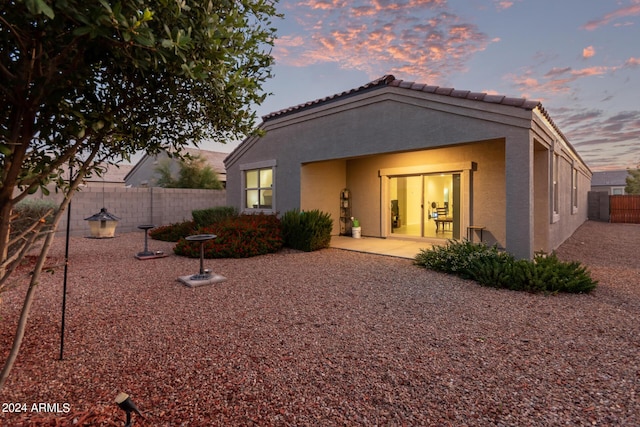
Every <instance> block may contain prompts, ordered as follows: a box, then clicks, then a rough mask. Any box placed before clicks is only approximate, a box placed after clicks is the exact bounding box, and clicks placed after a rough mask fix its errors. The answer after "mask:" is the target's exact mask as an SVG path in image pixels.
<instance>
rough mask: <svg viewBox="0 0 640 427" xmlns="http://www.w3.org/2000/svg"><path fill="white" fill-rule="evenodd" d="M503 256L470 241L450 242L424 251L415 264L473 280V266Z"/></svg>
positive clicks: (492, 249) (417, 257) (491, 248)
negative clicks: (484, 260)
mask: <svg viewBox="0 0 640 427" xmlns="http://www.w3.org/2000/svg"><path fill="white" fill-rule="evenodd" d="M499 256H502V254H501V253H500V252H498V249H497V248H496V247H495V246H494V247H489V246H486V245H483V244H478V243H475V244H474V243H471V242H469V241H468V240H449V241H447V244H446V245H445V246H434V247H433V248H432V249H423V250H421V251H420V253H419V254H418V255H416V257H415V259H414V263H415V264H418V265H422V266H423V267H426V268H428V269H430V270H436V271H442V272H443V273H450V274H456V275H458V276H461V277H464V278H467V279H473V278H474V274H475V273H474V269H473V265H474V263H476V262H480V261H481V260H483V259H488V260H492V259H496V261H498V260H497V258H498V257H499Z"/></svg>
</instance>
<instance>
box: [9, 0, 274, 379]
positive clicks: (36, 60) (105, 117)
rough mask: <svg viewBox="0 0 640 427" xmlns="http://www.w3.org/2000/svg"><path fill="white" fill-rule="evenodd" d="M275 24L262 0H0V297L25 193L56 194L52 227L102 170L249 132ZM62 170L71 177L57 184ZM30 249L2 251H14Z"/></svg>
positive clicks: (41, 260)
mask: <svg viewBox="0 0 640 427" xmlns="http://www.w3.org/2000/svg"><path fill="white" fill-rule="evenodd" d="M274 16H277V14H276V10H275V2H274V1H271V0H242V1H233V2H229V1H221V0H212V1H195V0H181V1H176V0H156V1H148V0H119V1H111V0H97V1H86V0H4V1H3V3H2V7H0V291H1V290H2V289H4V287H5V286H6V285H7V283H8V280H9V277H10V274H8V273H7V272H9V271H10V270H11V265H13V263H15V262H19V259H16V258H9V257H8V253H9V251H8V247H9V245H10V239H9V236H10V229H11V219H12V218H13V215H12V211H13V208H14V206H15V204H16V203H17V202H19V201H20V200H23V199H24V198H25V197H26V196H27V195H28V194H30V193H33V192H35V191H36V190H37V189H38V188H42V189H43V191H44V192H47V191H48V190H47V189H46V187H45V185H46V184H48V183H50V182H55V183H56V184H57V189H59V190H61V191H63V192H64V194H65V196H66V197H65V199H64V202H63V203H62V204H61V206H60V209H59V210H57V211H56V214H55V218H54V220H53V221H54V222H53V224H54V227H55V226H56V225H57V224H58V222H59V219H60V218H61V216H62V214H63V212H64V210H65V209H66V207H67V205H68V203H69V200H70V198H71V195H72V193H73V192H74V191H75V189H77V187H78V185H79V184H80V182H81V180H82V178H83V177H84V176H85V175H86V174H87V173H88V172H90V171H92V170H95V168H96V167H97V165H98V164H99V163H101V162H105V163H117V162H118V161H121V160H122V159H127V158H129V156H130V155H131V154H133V153H136V152H138V151H140V150H145V151H147V152H148V153H149V154H157V153H158V152H159V151H160V150H169V151H174V152H179V151H180V148H181V147H183V146H185V145H186V144H189V143H193V144H197V142H198V141H200V140H201V139H202V138H203V137H207V138H215V139H218V140H225V139H227V138H241V137H243V136H245V135H247V134H249V133H250V132H252V130H253V129H254V123H255V114H254V113H252V112H251V111H250V108H249V106H251V105H257V104H260V103H261V102H262V101H263V100H264V97H265V94H264V93H263V91H262V85H263V83H264V82H265V80H266V79H267V78H269V77H270V66H271V63H272V59H273V58H272V57H271V55H270V51H269V48H270V45H272V44H273V39H274V37H275V29H274V27H273V25H272V24H271V19H272V18H273V17H274ZM63 165H69V166H70V167H71V168H72V170H73V171H74V172H75V173H74V175H73V176H72V178H70V179H69V180H68V181H67V180H66V179H65V178H66V177H63V176H62V166H63ZM97 172H98V173H99V171H97ZM32 232H33V233H36V232H38V227H35V228H34V229H33V230H32ZM49 236H50V237H49ZM52 239H53V234H51V233H50V234H49V235H48V237H47V239H46V240H45V244H44V245H43V248H42V251H41V253H40V257H39V260H38V263H37V264H36V268H35V271H34V274H33V275H32V276H31V286H30V287H29V292H28V294H27V296H26V298H25V309H24V310H23V315H22V317H21V319H20V321H19V326H18V331H17V332H16V339H15V342H17V343H18V344H17V346H16V345H14V348H13V349H12V351H11V353H10V355H9V358H8V361H7V363H6V364H5V369H4V370H3V371H2V374H1V375H0V388H1V387H2V385H3V384H4V381H5V380H6V377H7V375H8V369H7V367H9V369H10V366H11V365H12V361H13V360H15V357H16V355H17V348H19V343H20V341H21V339H22V336H23V334H24V327H25V325H26V318H27V316H28V313H29V308H30V305H31V301H32V300H33V292H35V289H36V287H37V286H36V285H37V283H38V280H39V276H40V272H41V270H42V265H43V263H44V260H45V258H46V254H47V252H48V248H49V247H50V244H51V241H52ZM29 241H32V240H30V239H21V240H20V241H18V242H13V243H14V244H16V245H19V246H20V245H22V246H21V248H24V247H25V245H27V246H28V245H29V243H28V242H29ZM13 252H14V253H18V254H20V253H24V251H23V250H22V249H20V250H17V251H13Z"/></svg>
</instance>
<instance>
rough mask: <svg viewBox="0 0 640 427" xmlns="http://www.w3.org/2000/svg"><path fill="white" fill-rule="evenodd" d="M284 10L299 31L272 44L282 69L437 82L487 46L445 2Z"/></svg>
mask: <svg viewBox="0 0 640 427" xmlns="http://www.w3.org/2000/svg"><path fill="white" fill-rule="evenodd" d="M289 9H290V11H291V12H290V13H291V14H293V15H295V16H296V17H297V18H298V24H299V25H300V26H301V30H300V32H299V33H297V34H290V35H286V36H283V37H280V38H279V39H278V40H276V45H275V49H274V56H275V58H276V61H278V62H280V63H283V64H286V65H293V66H300V67H302V66H307V65H312V64H318V63H323V62H334V63H336V64H339V65H340V66H341V67H342V68H345V69H355V70H360V71H363V72H365V73H367V74H368V75H369V76H370V77H371V78H375V77H379V76H380V75H382V74H386V73H394V74H398V75H399V76H402V78H404V79H408V78H416V79H418V80H421V81H426V82H429V81H442V80H443V79H444V78H445V77H447V76H449V75H451V74H452V73H454V72H460V71H463V70H465V67H466V62H467V60H468V59H469V58H470V57H471V55H473V54H474V53H476V52H478V51H481V50H483V49H485V48H486V46H487V45H488V44H489V43H491V41H490V40H489V39H488V37H487V35H486V34H484V33H482V32H480V31H479V30H478V28H477V27H476V26H475V25H473V24H470V23H468V22H464V21H462V20H461V19H460V18H459V17H458V16H457V15H455V14H452V13H450V11H449V10H448V9H447V5H446V0H395V1H394V0H373V1H365V0H355V1H350V2H348V3H347V2H346V0H304V1H300V2H297V3H293V4H290V5H289Z"/></svg>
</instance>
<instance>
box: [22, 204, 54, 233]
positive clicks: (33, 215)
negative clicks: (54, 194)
mask: <svg viewBox="0 0 640 427" xmlns="http://www.w3.org/2000/svg"><path fill="white" fill-rule="evenodd" d="M58 207H59V206H58V205H57V204H56V203H55V202H54V201H52V200H44V199H25V200H22V201H21V202H18V203H17V204H16V205H15V206H14V208H13V213H14V214H15V215H16V218H15V219H14V220H13V221H12V222H11V234H12V235H16V236H17V235H19V234H20V233H22V232H24V231H25V230H26V229H28V228H29V227H31V226H32V225H33V224H34V223H35V222H36V221H38V220H40V218H42V217H44V216H45V215H46V213H47V211H49V210H51V213H50V214H49V215H47V216H46V217H45V218H44V219H45V222H46V223H47V225H51V222H52V221H53V216H54V214H55V212H56V211H57V210H58Z"/></svg>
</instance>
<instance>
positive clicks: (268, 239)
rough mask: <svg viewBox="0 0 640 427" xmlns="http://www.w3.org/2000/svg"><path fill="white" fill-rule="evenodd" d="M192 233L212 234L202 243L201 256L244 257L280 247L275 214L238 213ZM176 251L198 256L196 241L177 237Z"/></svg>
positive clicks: (278, 223) (280, 233)
mask: <svg viewBox="0 0 640 427" xmlns="http://www.w3.org/2000/svg"><path fill="white" fill-rule="evenodd" d="M194 234H215V235H216V236H217V237H216V238H215V239H213V240H208V241H206V242H205V243H204V257H205V258H246V257H252V256H256V255H264V254H268V253H273V252H277V251H279V250H280V248H282V230H281V228H280V220H279V219H278V217H276V216H275V215H265V214H256V215H244V214H243V215H239V216H235V217H228V218H226V219H223V220H220V221H218V222H216V223H215V224H213V225H210V226H207V227H202V228H199V229H198V230H197V231H196V232H195V233H194ZM173 251H174V252H175V253H176V254H177V255H182V256H187V257H191V258H198V257H200V242H190V241H188V240H185V239H180V241H179V242H178V244H177V245H176V246H175V248H174V249H173Z"/></svg>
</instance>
